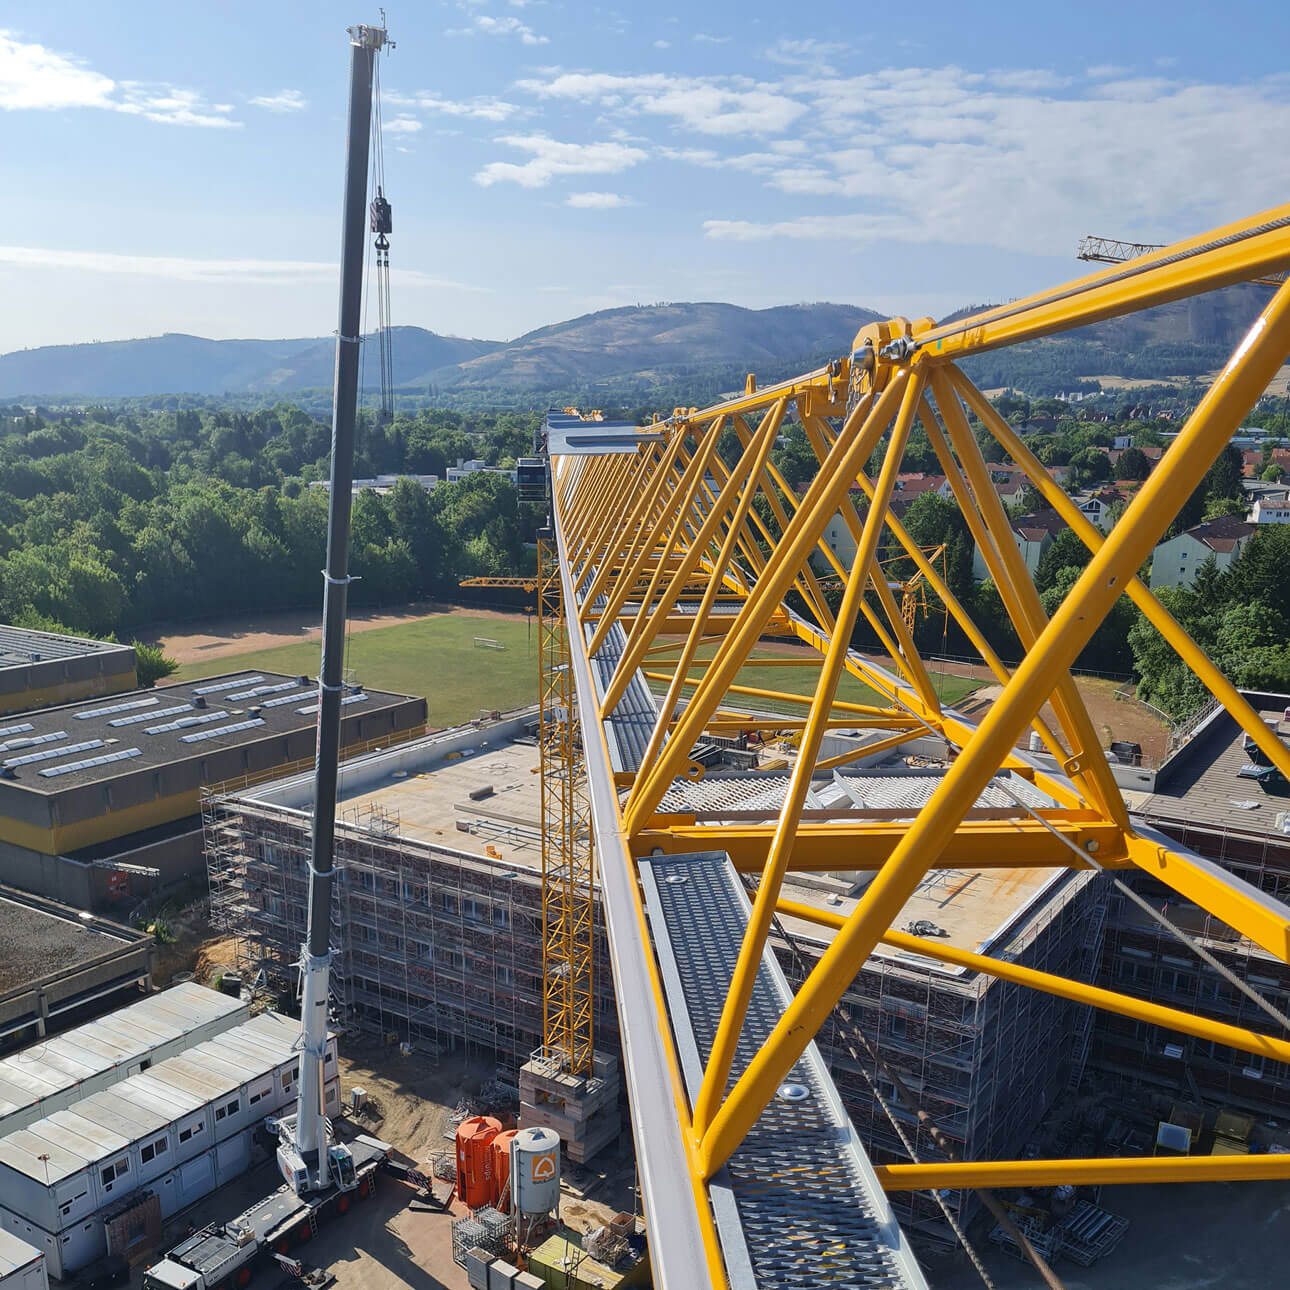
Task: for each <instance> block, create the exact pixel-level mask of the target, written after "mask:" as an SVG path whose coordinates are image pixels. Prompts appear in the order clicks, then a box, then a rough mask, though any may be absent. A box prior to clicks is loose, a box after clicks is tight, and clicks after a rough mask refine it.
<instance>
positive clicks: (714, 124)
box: [518, 72, 807, 135]
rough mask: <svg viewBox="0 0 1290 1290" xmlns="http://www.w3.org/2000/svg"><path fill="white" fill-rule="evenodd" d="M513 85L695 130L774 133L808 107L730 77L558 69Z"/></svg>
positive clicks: (719, 132) (547, 95) (774, 91)
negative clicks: (668, 119) (671, 121)
mask: <svg viewBox="0 0 1290 1290" xmlns="http://www.w3.org/2000/svg"><path fill="white" fill-rule="evenodd" d="M518 88H520V89H523V90H527V91H529V92H530V93H533V94H536V95H537V96H538V97H539V98H556V99H573V100H575V101H579V102H586V103H599V104H601V105H602V106H604V107H608V108H617V107H624V108H625V109H626V110H627V111H629V112H631V113H633V114H636V115H641V114H643V115H647V116H665V117H671V118H672V119H674V120H675V121H677V122H678V123H679V124H681V125H683V126H685V127H686V128H688V129H690V130H694V131H695V132H696V133H699V134H712V135H729V134H778V133H780V132H782V131H784V130H786V129H787V128H788V127H789V126H790V125H791V124H792V123H793V122H794V121H796V120H797V119H798V118H799V117H800V116H802V115H803V113H805V112H806V110H807V109H806V106H805V105H804V104H802V103H799V102H797V101H795V100H794V99H793V98H791V97H789V96H788V95H786V94H782V93H780V92H778V91H777V90H776V89H774V88H767V87H761V86H757V85H756V84H755V83H754V82H752V81H746V80H743V79H738V80H736V79H734V78H730V77H726V78H707V79H704V78H694V77H681V76H670V75H667V74H665V73H662V72H651V73H648V74H645V75H639V76H618V75H615V74H614V73H611V72H559V73H556V74H555V75H553V76H551V77H550V78H549V79H547V80H537V79H529V80H522V81H520V82H519V83H518Z"/></svg>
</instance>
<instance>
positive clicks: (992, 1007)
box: [205, 717, 1105, 1239]
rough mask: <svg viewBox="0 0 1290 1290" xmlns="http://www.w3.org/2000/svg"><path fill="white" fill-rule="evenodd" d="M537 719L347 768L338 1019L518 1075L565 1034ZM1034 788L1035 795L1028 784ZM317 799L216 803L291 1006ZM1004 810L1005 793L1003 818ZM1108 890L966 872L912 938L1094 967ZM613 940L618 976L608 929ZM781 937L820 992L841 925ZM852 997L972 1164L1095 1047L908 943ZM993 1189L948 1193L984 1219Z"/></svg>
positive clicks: (605, 1027) (724, 803) (834, 1050)
mask: <svg viewBox="0 0 1290 1290" xmlns="http://www.w3.org/2000/svg"><path fill="white" fill-rule="evenodd" d="M532 725H533V718H532V717H517V718H514V719H511V720H509V721H504V722H502V723H500V724H498V725H495V726H491V727H486V728H484V729H483V730H477V729H474V728H466V729H464V730H458V731H449V732H444V733H442V734H440V735H436V736H432V737H429V738H427V739H423V740H417V741H415V742H410V743H408V744H405V745H403V746H401V747H399V748H397V749H392V750H389V751H387V752H384V753H379V754H372V755H370V756H367V757H363V758H359V759H355V760H352V761H350V762H347V763H346V764H345V767H344V772H343V775H342V780H341V790H340V799H341V815H340V822H339V823H338V828H337V844H336V863H337V867H338V869H339V870H340V877H339V880H338V882H337V887H336V891H337V899H336V908H335V911H334V914H333V931H332V945H333V955H334V964H335V971H334V973H333V983H334V1000H333V1001H334V1006H335V1010H336V1019H337V1022H338V1023H339V1024H341V1025H342V1026H344V1025H348V1026H350V1027H352V1028H354V1029H362V1030H365V1031H368V1032H371V1033H376V1034H380V1035H382V1036H383V1037H384V1038H385V1039H386V1040H387V1041H388V1042H407V1043H411V1044H414V1045H417V1046H420V1047H423V1048H427V1049H430V1050H434V1051H447V1050H449V1049H457V1050H464V1051H466V1052H467V1053H472V1054H474V1053H477V1054H480V1055H484V1056H487V1057H489V1058H492V1059H495V1060H496V1062H497V1064H498V1068H499V1076H500V1077H501V1078H502V1079H503V1081H504V1082H510V1083H513V1084H516V1083H518V1073H519V1070H520V1068H521V1067H522V1066H523V1065H524V1064H525V1063H527V1062H529V1061H530V1058H531V1057H532V1055H533V1054H534V1053H536V1052H537V1051H538V1050H539V1049H540V1048H541V1046H542V1043H543V1025H542V998H543V993H542V975H543V966H542V886H541V872H540V859H541V856H540V840H539V800H538V784H537V776H536V775H535V774H533V771H534V769H535V766H536V761H537V755H538V750H537V748H536V746H535V744H534V742H533V740H532V738H531V736H530V735H529V734H527V733H526V727H528V728H530V729H531V727H532ZM936 780H937V774H936V771H935V770H934V769H929V768H922V769H918V768H911V767H909V766H907V765H906V764H905V761H904V760H897V761H894V762H892V763H891V764H889V765H884V766H881V767H879V768H876V769H868V770H863V771H856V770H853V769H851V768H848V769H847V771H846V773H845V774H842V773H838V774H835V775H834V776H832V777H825V778H823V779H821V781H820V782H819V785H818V788H817V793H818V794H820V795H822V796H823V798H824V799H827V800H830V801H832V802H834V804H835V805H836V806H837V808H838V809H843V808H844V806H845V809H856V807H857V804H859V803H865V804H867V805H868V806H869V807H870V808H871V809H886V810H891V811H899V810H900V809H901V808H902V806H903V807H905V808H911V809H912V807H913V806H914V805H915V804H916V803H917V802H919V801H921V800H922V799H923V798H925V797H926V795H927V794H928V793H929V792H930V791H931V788H932V786H934V784H935V783H936ZM785 782H786V776H785V775H784V774H782V773H777V772H774V771H756V770H750V771H746V770H734V769H730V768H721V767H717V768H714V769H713V770H712V771H711V772H710V773H709V776H708V777H707V778H705V780H704V781H703V782H702V783H701V784H693V785H688V784H687V785H681V784H678V785H677V786H676V788H675V789H674V792H675V793H676V794H680V795H686V796H687V802H686V803H685V809H689V810H693V811H698V812H710V811H713V810H716V811H720V810H723V809H728V810H734V809H736V808H737V807H738V806H740V805H744V806H746V805H747V804H748V803H749V802H750V801H757V800H762V801H767V800H771V799H773V798H775V797H776V796H777V795H780V796H782V793H783V789H784V784H785ZM1012 791H1022V792H1030V793H1032V794H1033V792H1034V790H1033V789H1032V788H1030V786H1028V785H1025V784H1024V783H1022V782H1021V781H1017V782H1016V784H1015V785H1014V786H1013V788H1012ZM311 792H312V781H311V780H310V779H309V778H308V777H307V776H298V777H295V778H291V779H284V780H277V781H273V782H272V783H267V784H264V785H261V786H259V787H258V788H254V789H250V790H247V791H245V792H241V793H234V794H230V795H224V796H215V797H211V798H210V799H208V801H207V803H206V811H205V829H206V840H207V859H208V870H209V876H210V885H211V905H212V911H213V915H214V918H215V920H216V921H217V923H219V924H220V925H221V926H224V927H227V928H229V929H230V930H231V931H233V932H235V933H236V934H237V936H238V937H239V954H240V960H241V961H240V966H241V967H242V970H243V971H244V973H248V974H250V975H255V974H257V973H258V972H259V971H261V970H263V971H264V972H265V974H266V976H267V977H268V978H269V979H270V980H271V981H272V982H273V983H274V984H275V985H276V986H277V987H278V988H279V989H281V990H283V991H292V990H294V984H295V974H296V963H297V961H298V957H299V947H300V943H301V939H302V936H303V930H304V918H305V906H306V902H305V889H306V884H305V879H306V877H307V859H308V845H309V835H308V827H309V818H308V807H309V802H310V795H311ZM839 794H841V795H843V796H838V795H839ZM831 795H832V796H831ZM999 796H1000V791H999V790H994V789H991V790H990V791H989V792H988V793H987V794H986V795H985V797H984V799H983V805H985V806H990V805H992V804H994V803H995V802H996V800H997V799H998V798H999ZM672 807H675V808H676V809H682V804H681V803H679V802H670V803H669V809H670V808H672ZM861 887H862V884H861V883H859V882H857V881H855V880H849V879H845V878H829V879H820V880H817V881H815V883H814V885H813V886H810V887H808V886H799V885H790V886H789V887H786V895H787V896H791V897H792V898H793V899H795V900H799V901H802V902H806V903H813V904H816V905H818V906H820V907H823V908H826V909H831V910H835V911H837V912H839V913H845V912H846V910H847V909H848V908H850V907H853V906H854V904H855V901H856V897H857V895H858V893H859V891H860V890H861ZM1102 890H1103V889H1102V887H1101V886H1100V884H1098V883H1097V880H1096V878H1095V876H1094V875H1090V874H1082V875H1070V874H1066V873H1063V872H1060V871H1057V872H1054V871H1053V870H1051V869H1035V870H1022V871H1010V872H1007V873H1000V872H999V871H994V870H990V871H966V870H963V871H960V870H945V871H941V872H939V873H937V874H935V875H933V876H931V877H930V878H929V880H928V881H927V882H926V883H925V884H924V885H923V886H922V887H921V888H920V890H919V891H918V892H917V893H916V894H915V896H914V897H912V898H911V900H910V901H909V903H908V904H907V906H906V908H905V910H904V911H902V916H901V925H902V926H904V925H905V924H910V925H913V924H928V925H931V926H934V927H935V929H936V932H935V934H936V935H938V936H940V937H941V938H942V939H943V942H944V943H945V944H947V945H951V946H955V947H959V948H962V949H964V950H966V951H969V952H974V951H977V950H983V949H985V948H986V947H991V948H993V949H994V950H995V951H996V952H999V953H1001V954H1004V955H1006V956H1007V957H1009V958H1011V959H1014V960H1015V961H1017V962H1019V963H1024V964H1026V965H1028V966H1031V967H1036V968H1039V969H1042V970H1046V971H1052V972H1058V973H1061V974H1064V975H1068V976H1077V977H1078V976H1081V975H1082V976H1087V975H1089V974H1090V972H1091V971H1092V967H1093V964H1094V962H1095V960H1096V947H1097V944H1098V941H1099V937H1100V933H1101V923H1102V918H1103V916H1104V912H1105V901H1104V897H1103V896H1102V894H1101V893H1102ZM595 929H596V939H597V960H598V962H599V964H601V965H604V964H605V963H606V962H607V956H606V947H605V944H604V922H603V919H602V918H600V917H599V915H597V918H596V924H595ZM782 931H783V932H784V933H785V934H786V935H787V937H788V938H790V939H791V942H792V946H791V947H790V945H789V944H788V942H787V941H785V940H783V939H781V941H780V943H779V944H778V945H777V947H776V948H777V952H778V953H779V955H780V958H781V962H782V964H783V966H784V968H785V971H786V973H787V974H788V975H789V976H790V978H794V977H798V976H800V967H799V965H798V964H797V963H796V961H795V957H794V949H795V950H796V951H797V952H798V953H800V954H801V955H802V956H803V957H804V958H805V960H806V961H807V962H808V963H813V962H814V961H815V960H816V959H817V958H818V957H819V955H820V954H821V953H822V952H823V950H824V949H825V947H826V946H827V944H828V940H827V934H822V933H821V929H820V928H819V927H818V926H814V925H811V924H808V923H806V922H799V921H798V920H795V919H792V918H788V919H786V920H785V921H784V923H783V924H782ZM595 999H596V1008H595V1013H596V1034H595V1044H596V1051H597V1053H598V1054H602V1053H603V1054H605V1055H606V1056H608V1057H610V1058H616V1057H617V1056H618V1052H619V1040H618V1017H617V1012H616V1008H615V998H614V990H613V982H612V979H611V977H610V974H609V972H608V971H607V970H605V969H604V967H603V966H602V967H601V969H600V970H599V971H598V973H597V976H596V982H595ZM622 1002H623V1003H624V1004H627V1003H628V1001H622ZM846 1005H847V1007H848V1009H849V1010H850V1012H851V1014H852V1017H853V1018H854V1020H855V1021H856V1022H857V1023H859V1025H860V1027H861V1029H862V1030H863V1032H864V1033H865V1034H866V1035H868V1036H870V1037H872V1038H874V1039H877V1040H878V1042H879V1044H880V1047H881V1054H882V1057H883V1059H884V1061H885V1062H886V1063H888V1064H889V1066H890V1067H892V1068H894V1069H896V1070H897V1071H899V1073H900V1076H901V1078H902V1080H903V1081H904V1083H905V1084H906V1086H907V1087H908V1088H911V1089H916V1090H918V1093H919V1096H920V1099H921V1105H922V1106H923V1107H924V1108H925V1109H928V1110H930V1111H931V1112H932V1113H933V1114H934V1115H935V1116H936V1118H937V1120H938V1122H939V1124H940V1125H941V1127H942V1129H943V1130H944V1131H945V1132H946V1133H947V1134H948V1135H949V1136H950V1137H951V1138H953V1139H954V1140H955V1141H956V1142H957V1143H958V1144H959V1145H960V1147H961V1148H962V1149H963V1151H964V1153H965V1154H967V1153H968V1152H974V1153H978V1154H981V1155H992V1154H1000V1153H1005V1152H1006V1151H1008V1150H1009V1148H1010V1147H1013V1146H1015V1145H1017V1144H1018V1143H1020V1142H1021V1141H1024V1140H1025V1138H1026V1136H1027V1135H1028V1134H1029V1133H1030V1132H1031V1131H1032V1129H1033V1128H1034V1126H1035V1124H1036V1123H1037V1121H1038V1120H1039V1119H1040V1117H1041V1116H1042V1115H1043V1113H1044V1111H1045V1109H1046V1108H1047V1107H1048V1106H1050V1105H1051V1104H1052V1102H1053V1100H1054V1098H1055V1097H1057V1096H1058V1095H1059V1094H1060V1093H1061V1092H1062V1090H1064V1089H1065V1088H1066V1087H1067V1086H1068V1085H1069V1084H1071V1083H1072V1082H1075V1081H1076V1080H1077V1079H1078V1076H1079V1071H1080V1068H1081V1065H1082V1062H1083V1060H1084V1058H1085V1056H1086V1053H1087V1045H1088V1027H1089V1019H1090V1014H1089V1012H1088V1010H1087V1009H1079V1008H1077V1007H1076V1006H1075V1005H1073V1004H1069V1003H1065V1002H1063V1001H1062V1000H1059V999H1056V998H1054V997H1053V996H1052V995H1046V994H1039V993H1036V992H1031V991H1025V990H1023V989H1021V988H1020V987H1019V986H1015V985H1011V984H1009V983H1007V982H1004V981H998V980H995V979H993V978H990V977H986V976H983V975H981V974H979V973H976V972H973V971H971V970H967V969H964V968H961V967H953V966H949V965H945V964H938V963H933V962H932V961H930V960H928V959H925V958H921V957H919V956H917V955H911V954H906V953H902V952H900V951H895V950H890V949H887V948H884V949H883V950H881V951H880V952H879V953H877V954H875V955H874V956H873V957H872V958H871V960H870V961H869V963H868V964H867V965H866V967H865V968H864V970H863V971H862V972H861V973H860V975H859V976H858V977H857V978H856V981H855V983H854V986H853V988H852V990H851V991H850V992H849V994H848V996H847V998H846ZM820 1043H821V1048H822V1051H823V1052H824V1054H825V1057H826V1058H827V1060H828V1061H829V1062H830V1064H831V1065H832V1068H833V1072H834V1076H835V1079H836V1080H837V1083H838V1086H839V1088H840V1090H841V1091H842V1093H843V1096H844V1097H845V1099H846V1101H847V1103H848V1107H849V1110H850V1112H851V1115H852V1118H853V1121H854V1123H855V1126H856V1129H857V1131H858V1133H859V1134H860V1136H861V1138H862V1139H863V1140H864V1141H865V1143H866V1145H867V1146H868V1147H869V1149H870V1151H871V1152H872V1153H873V1154H874V1156H875V1158H877V1159H879V1160H885V1159H892V1160H897V1159H905V1158H908V1153H907V1150H906V1148H905V1146H904V1145H903V1144H902V1142H901V1141H900V1138H899V1137H898V1135H897V1133H896V1131H895V1130H894V1128H893V1126H892V1123H891V1120H890V1119H889V1117H888V1114H887V1112H886V1111H885V1110H884V1109H883V1107H882V1105H881V1104H880V1103H879V1101H878V1100H877V1098H876V1097H875V1094H874V1089H873V1087H872V1086H871V1084H870V1082H869V1080H870V1079H872V1078H873V1071H872V1068H863V1064H859V1065H858V1064H857V1063H856V1062H855V1061H854V1060H853V1059H852V1058H851V1057H850V1056H849V1054H848V1053H847V1051H846V1045H845V1043H844V1042H843V1041H842V1039H841V1038H840V1037H839V1036H837V1035H836V1034H835V1033H834V1032H833V1031H832V1029H829V1030H826V1032H825V1033H824V1034H822V1035H821V1037H820ZM878 1083H879V1088H878V1090H877V1092H878V1095H879V1096H880V1097H882V1100H883V1101H884V1102H886V1103H887V1105H888V1106H889V1107H890V1108H891V1111H892V1113H893V1114H894V1115H895V1116H896V1117H898V1118H899V1120H900V1121H901V1122H902V1125H903V1126H904V1127H905V1130H906V1132H907V1134H908V1135H909V1138H910V1141H911V1142H913V1143H914V1144H915V1146H916V1148H917V1149H919V1150H920V1153H921V1150H923V1149H925V1148H926V1146H927V1141H926V1129H922V1128H920V1127H919V1122H918V1119H917V1117H916V1115H915V1114H914V1109H913V1108H910V1107H908V1106H903V1105H901V1103H900V1099H899V1097H898V1096H897V1095H896V1093H895V1091H894V1090H893V1089H892V1088H890V1087H887V1088H884V1087H883V1081H882V1080H879V1081H878ZM602 1145H604V1142H603V1140H597V1139H591V1140H588V1141H583V1142H579V1143H574V1144H572V1146H573V1152H572V1154H574V1155H575V1158H579V1157H582V1156H589V1155H591V1154H594V1152H595V1150H596V1149H598V1148H599V1147H600V1146H602ZM971 1195H972V1194H971V1193H966V1192H964V1193H954V1194H953V1195H949V1194H947V1196H946V1198H945V1199H946V1201H947V1203H948V1204H949V1205H950V1206H951V1208H952V1210H953V1211H957V1216H958V1217H959V1218H961V1219H966V1218H967V1217H969V1212H968V1211H970V1210H971V1208H972V1207H973V1205H974V1202H973V1201H972V1199H971ZM893 1200H894V1201H896V1202H897V1208H898V1212H899V1213H900V1214H901V1217H902V1218H903V1219H904V1220H905V1221H906V1222H909V1223H912V1224H914V1225H915V1226H916V1227H917V1228H918V1229H920V1230H921V1231H922V1232H923V1233H924V1234H925V1235H927V1236H928V1237H932V1238H938V1239H949V1238H950V1237H951V1233H950V1231H949V1229H948V1227H947V1226H946V1224H945V1217H944V1214H943V1212H942V1211H941V1209H940V1208H939V1207H938V1206H937V1205H936V1204H935V1203H934V1202H933V1201H932V1200H931V1199H930V1198H928V1197H925V1196H924V1195H923V1194H922V1193H911V1194H909V1195H908V1196H905V1197H894V1198H893ZM902 1201H903V1202H904V1203H903V1204H901V1203H900V1202H902Z"/></svg>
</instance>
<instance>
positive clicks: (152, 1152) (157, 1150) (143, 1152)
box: [139, 1138, 166, 1165]
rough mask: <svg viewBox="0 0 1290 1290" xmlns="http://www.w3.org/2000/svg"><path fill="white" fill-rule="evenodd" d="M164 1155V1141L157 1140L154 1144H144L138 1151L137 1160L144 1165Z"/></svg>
mask: <svg viewBox="0 0 1290 1290" xmlns="http://www.w3.org/2000/svg"><path fill="white" fill-rule="evenodd" d="M165 1154H166V1139H165V1138H158V1139H157V1140H156V1142H146V1143H144V1145H143V1146H142V1147H141V1148H140V1150H139V1159H140V1160H142V1161H143V1163H144V1164H145V1165H146V1164H147V1163H148V1161H149V1160H153V1159H155V1158H156V1157H157V1156H164V1155H165Z"/></svg>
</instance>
